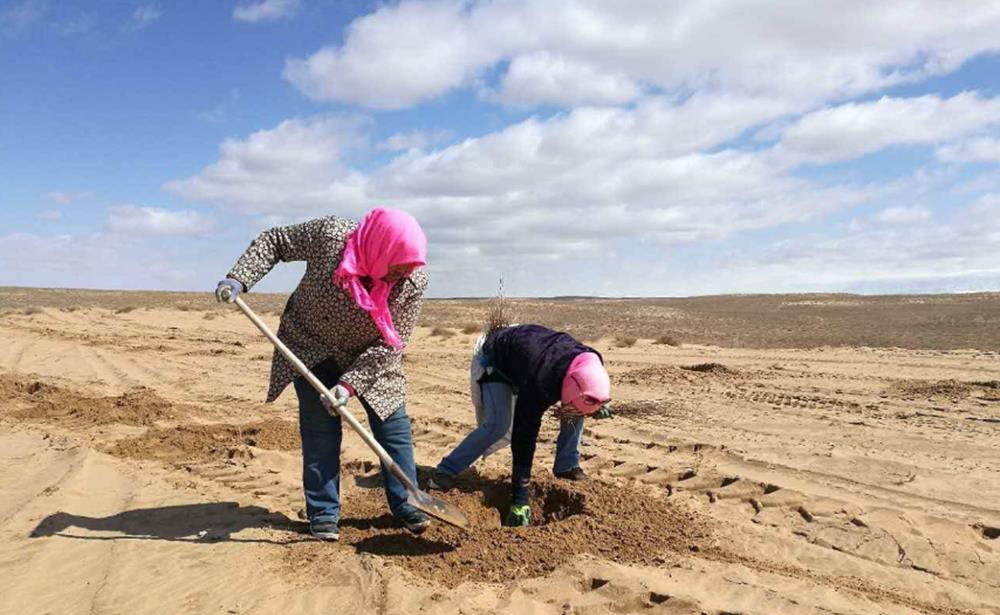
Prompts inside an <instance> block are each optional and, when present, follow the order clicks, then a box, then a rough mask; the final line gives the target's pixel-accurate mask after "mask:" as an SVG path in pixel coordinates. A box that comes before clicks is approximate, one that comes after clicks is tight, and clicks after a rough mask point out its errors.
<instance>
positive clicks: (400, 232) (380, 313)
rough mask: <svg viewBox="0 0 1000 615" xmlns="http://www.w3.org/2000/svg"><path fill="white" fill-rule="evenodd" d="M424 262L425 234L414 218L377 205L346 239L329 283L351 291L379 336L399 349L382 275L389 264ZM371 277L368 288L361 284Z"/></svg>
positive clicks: (400, 339) (387, 284)
mask: <svg viewBox="0 0 1000 615" xmlns="http://www.w3.org/2000/svg"><path fill="white" fill-rule="evenodd" d="M409 264H412V265H417V266H421V265H426V264H427V237H425V236H424V231H423V230H422V229H421V228H420V224H419V223H418V222H417V220H416V219H415V218H414V217H413V216H411V215H410V214H408V213H406V212H405V211H399V210H398V209H388V208H385V207H377V208H375V209H373V210H371V211H370V212H368V213H367V214H365V217H364V218H363V219H362V220H361V224H359V225H358V228H357V230H355V231H354V232H353V233H351V234H350V235H349V236H348V238H347V245H346V246H345V247H344V256H343V258H341V261H340V266H339V267H337V271H336V272H334V274H333V282H334V283H335V284H336V285H338V286H340V287H341V288H343V289H344V290H346V291H347V292H349V293H351V297H352V298H353V299H354V302H355V303H357V304H358V307H360V308H361V309H363V310H364V311H366V312H368V313H369V314H370V315H371V317H372V320H374V321H375V326H376V327H378V329H379V331H381V332H382V339H384V340H385V341H386V343H387V344H389V345H390V346H393V347H394V348H400V349H401V348H403V346H404V344H403V339H402V338H401V337H399V333H397V332H396V328H395V327H394V326H393V324H392V314H391V313H390V312H389V293H390V292H392V286H393V285H392V284H389V283H388V282H386V281H385V280H383V279H382V278H383V277H385V275H386V274H387V273H389V267H391V266H393V265H409ZM365 276H367V277H369V278H371V291H369V290H368V289H366V288H365V285H364V284H362V283H361V278H362V277H365Z"/></svg>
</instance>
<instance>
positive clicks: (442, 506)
mask: <svg viewBox="0 0 1000 615" xmlns="http://www.w3.org/2000/svg"><path fill="white" fill-rule="evenodd" d="M230 296H231V291H230V290H229V289H228V288H224V289H222V299H223V300H224V301H229V298H230ZM234 302H235V303H236V306H237V307H239V308H240V310H241V311H242V312H243V313H244V314H246V317H247V318H249V319H250V321H251V322H253V324H255V325H257V328H258V329H260V332H261V333H263V334H264V336H265V337H267V339H269V340H271V343H272V344H274V346H275V348H277V349H278V351H279V352H281V354H282V355H284V356H285V358H286V359H288V362H289V363H291V364H292V365H293V366H295V369H297V370H298V372H299V373H300V374H302V376H303V377H304V378H305V379H306V380H308V381H309V384H311V385H312V386H313V388H314V389H316V390H317V391H318V392H319V394H320V395H324V396H326V398H327V399H328V400H330V407H331V408H333V409H334V410H335V411H336V412H337V414H339V415H340V418H342V419H343V420H345V421H347V424H348V425H350V426H351V428H353V429H354V431H356V432H358V435H359V436H361V439H362V440H364V441H365V444H367V445H368V446H369V448H371V449H372V450H373V451H375V454H376V455H378V458H379V459H380V460H381V461H382V465H383V466H385V467H386V468H388V470H389V471H390V472H392V474H393V476H395V477H396V478H398V479H399V482H401V483H403V486H405V487H406V491H407V492H408V493H409V495H408V497H407V498H406V501H407V502H409V503H410V504H411V505H412V506H413V507H414V508H416V509H417V510H422V511H423V512H425V513H427V514H428V515H430V516H432V517H434V518H435V519H440V520H441V521H444V522H445V523H448V524H450V525H454V526H455V527H458V528H462V529H463V530H468V529H469V527H470V526H469V518H468V517H466V516H465V513H463V512H462V511H461V510H459V509H458V508H457V507H456V506H455V505H453V504H449V503H448V502H445V501H444V500H442V499H440V498H436V497H434V496H432V495H431V494H429V493H426V492H424V491H421V490H420V488H419V487H417V485H416V484H415V483H414V482H413V481H412V480H410V477H409V476H407V475H406V473H405V472H403V470H402V468H400V467H399V466H398V465H396V462H395V461H393V460H392V457H390V456H389V453H387V452H385V449H384V448H382V445H381V444H379V443H378V442H377V441H376V440H375V438H373V437H372V435H371V434H370V433H368V431H367V430H366V429H365V428H364V427H362V426H361V423H359V422H358V420H357V419H356V418H354V415H353V414H351V413H350V412H348V411H347V408H346V407H345V404H337V403H336V402H335V401H334V399H333V395H332V394H331V393H330V391H329V390H327V388H326V387H325V386H324V385H323V383H322V382H320V380H319V378H317V377H316V376H314V375H313V373H312V372H311V371H309V368H308V367H306V364H305V363H303V362H302V361H300V360H299V358H298V357H296V356H295V354H294V353H292V351H291V350H289V349H288V346H285V344H284V343H282V341H281V340H279V339H278V336H276V335H275V334H274V333H273V332H272V331H271V329H270V328H268V326H267V325H266V324H264V321H262V320H261V319H260V318H259V317H258V316H257V315H256V314H254V312H253V310H251V309H250V307H249V306H248V305H247V304H246V303H245V302H244V301H243V299H242V298H241V297H236V299H235V300H234Z"/></svg>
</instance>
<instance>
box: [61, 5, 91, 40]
mask: <svg viewBox="0 0 1000 615" xmlns="http://www.w3.org/2000/svg"><path fill="white" fill-rule="evenodd" d="M98 21H99V19H98V17H97V13H94V12H89V11H85V12H81V13H79V14H77V15H76V16H74V17H71V18H69V19H65V20H62V21H59V22H57V23H53V24H52V29H53V30H55V32H56V33H58V34H61V35H62V36H85V35H87V34H90V33H91V32H93V31H94V29H95V28H96V27H97V22H98Z"/></svg>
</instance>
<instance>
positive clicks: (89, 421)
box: [0, 374, 185, 426]
mask: <svg viewBox="0 0 1000 615" xmlns="http://www.w3.org/2000/svg"><path fill="white" fill-rule="evenodd" d="M0 398H2V399H3V400H4V405H5V406H8V407H11V408H13V411H12V412H11V416H14V417H16V418H19V419H24V420H28V421H42V422H59V423H71V424H74V425H110V424H113V423H121V424H124V425H136V426H148V425H153V424H154V423H156V422H157V421H173V420H176V419H178V418H180V417H181V416H183V415H184V414H185V412H184V411H182V410H180V409H179V408H177V407H175V406H174V404H171V403H170V402H168V401H166V400H165V399H163V398H161V397H160V396H158V395H157V394H156V393H155V392H154V391H153V390H152V389H149V388H146V387H138V388H135V389H132V390H131V391H128V392H126V393H124V394H122V395H117V396H111V397H95V396H90V395H85V394H83V393H79V392H76V391H72V390H70V389H65V388H63V387H59V386H55V385H51V384H46V383H44V382H41V381H39V380H33V379H31V378H26V377H24V376H18V375H14V374H2V375H0Z"/></svg>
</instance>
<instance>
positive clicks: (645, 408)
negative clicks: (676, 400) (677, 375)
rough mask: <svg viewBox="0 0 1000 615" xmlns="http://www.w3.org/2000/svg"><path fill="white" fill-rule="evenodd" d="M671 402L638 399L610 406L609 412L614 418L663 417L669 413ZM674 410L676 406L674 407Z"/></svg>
mask: <svg viewBox="0 0 1000 615" xmlns="http://www.w3.org/2000/svg"><path fill="white" fill-rule="evenodd" d="M671 405H672V404H671V402H668V401H666V400H662V399H660V400H656V399H640V400H637V401H620V402H614V403H612V404H611V411H612V412H613V413H614V416H616V417H623V418H630V419H634V418H639V417H644V416H663V415H666V414H667V413H668V411H669V409H670V408H669V406H671ZM674 407H675V409H676V405H674Z"/></svg>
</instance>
